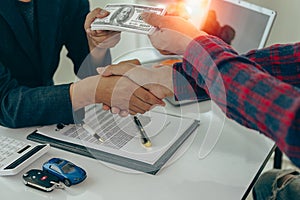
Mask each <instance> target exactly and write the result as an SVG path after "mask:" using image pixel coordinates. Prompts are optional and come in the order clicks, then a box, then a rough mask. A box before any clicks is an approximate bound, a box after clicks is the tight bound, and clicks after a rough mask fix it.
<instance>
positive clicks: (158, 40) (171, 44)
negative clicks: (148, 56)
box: [141, 12, 206, 55]
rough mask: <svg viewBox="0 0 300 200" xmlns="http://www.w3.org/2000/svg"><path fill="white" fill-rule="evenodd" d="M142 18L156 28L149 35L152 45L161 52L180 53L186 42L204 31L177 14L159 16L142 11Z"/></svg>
mask: <svg viewBox="0 0 300 200" xmlns="http://www.w3.org/2000/svg"><path fill="white" fill-rule="evenodd" d="M141 16H142V17H143V20H144V21H145V22H146V23H148V24H150V25H152V26H155V27H157V28H158V29H157V30H156V31H155V32H154V33H153V34H152V35H150V36H149V38H150V40H151V43H152V45H153V46H154V47H155V48H156V49H158V50H159V51H160V52H161V53H162V54H177V55H182V54H183V53H184V52H185V50H186V48H187V46H188V44H189V43H190V42H191V41H192V40H193V39H194V38H196V37H198V36H200V35H206V33H205V32H203V31H200V30H198V29H197V28H196V27H195V26H194V25H193V24H192V23H190V22H189V21H187V20H186V19H184V18H182V17H179V16H161V15H157V14H155V13H148V12H146V13H142V15H141Z"/></svg>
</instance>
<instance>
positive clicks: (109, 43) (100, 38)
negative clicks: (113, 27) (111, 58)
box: [84, 8, 121, 50]
mask: <svg viewBox="0 0 300 200" xmlns="http://www.w3.org/2000/svg"><path fill="white" fill-rule="evenodd" d="M108 15H109V12H108V11H106V10H103V9H101V8H96V9H94V10H93V11H91V12H90V13H89V14H88V15H87V17H86V20H85V24H84V28H85V30H86V34H87V36H88V40H89V44H90V49H91V50H92V49H94V47H96V46H97V47H99V48H104V49H107V48H112V47H114V46H115V45H116V44H118V42H119V41H120V39H121V37H120V32H116V31H106V30H91V24H92V23H93V21H94V20H95V19H101V18H104V17H106V16H108Z"/></svg>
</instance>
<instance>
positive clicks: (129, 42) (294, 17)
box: [54, 0, 300, 83]
mask: <svg viewBox="0 0 300 200" xmlns="http://www.w3.org/2000/svg"><path fill="white" fill-rule="evenodd" d="M247 1H248V2H250V3H254V4H257V5H261V6H263V7H266V8H269V9H271V10H274V11H276V12H277V16H276V19H275V22H274V25H273V28H272V30H271V33H270V36H269V39H268V41H267V44H266V45H267V46H268V45H270V44H274V43H290V42H296V41H300V23H299V19H300V12H299V11H298V9H299V8H300V0H287V1H286V0H247ZM90 2H91V9H93V8H95V7H104V6H105V4H107V3H121V2H124V3H133V2H136V1H135V0H110V1H102V0H90ZM140 2H143V3H145V2H147V1H146V0H140ZM156 2H157V1H156ZM161 2H163V1H161ZM149 3H151V1H149ZM254 23H255V22H254ZM144 46H150V43H149V41H148V39H147V37H146V36H144V35H137V34H133V33H122V39H121V42H120V43H119V44H118V45H117V46H116V47H115V48H113V49H112V56H113V59H114V58H117V57H118V56H120V55H123V54H124V53H126V52H128V51H130V50H133V49H136V48H139V47H144ZM65 54H66V51H65V50H63V51H62V53H61V58H62V59H61V62H60V67H59V69H58V71H57V73H56V74H55V76H54V80H55V82H56V83H66V82H70V81H74V80H75V76H74V74H73V72H72V63H71V62H70V61H69V60H68V59H66V56H65Z"/></svg>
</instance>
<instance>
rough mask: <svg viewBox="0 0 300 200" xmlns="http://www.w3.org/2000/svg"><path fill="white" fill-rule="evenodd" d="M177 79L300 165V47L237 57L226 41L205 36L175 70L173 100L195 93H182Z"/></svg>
mask: <svg viewBox="0 0 300 200" xmlns="http://www.w3.org/2000/svg"><path fill="white" fill-rule="evenodd" d="M175 72H176V73H175ZM177 72H179V73H177ZM178 74H181V75H183V76H186V77H187V79H189V80H190V81H189V82H190V83H191V84H192V87H191V88H193V90H195V92H196V93H198V92H199V91H201V90H203V89H204V90H205V91H206V92H207V94H209V96H210V98H211V99H212V100H213V101H214V102H215V103H216V104H217V105H218V106H219V107H220V108H221V109H222V110H223V111H224V112H225V113H226V115H227V116H228V117H229V118H231V119H233V120H235V121H237V122H238V123H240V124H242V125H244V126H246V127H248V128H251V129H254V130H257V131H260V132H262V133H264V134H265V135H267V136H268V137H270V138H271V139H273V140H274V141H275V142H276V144H277V146H278V147H279V148H280V149H281V150H282V151H283V152H284V153H285V154H286V155H287V156H288V157H289V158H290V159H291V161H292V162H294V164H296V165H297V166H298V167H299V166H300V90H299V88H298V86H300V85H299V84H300V43H295V44H287V45H274V46H271V47H269V48H265V49H261V50H253V51H250V52H249V53H247V54H244V55H238V54H237V52H235V51H234V50H233V49H232V48H231V47H230V46H229V45H227V44H226V43H224V42H223V41H222V40H220V39H218V38H216V37H213V36H201V37H199V38H197V39H195V40H194V41H193V42H191V44H190V45H189V47H188V48H187V51H186V53H185V55H184V62H183V64H182V66H180V65H174V73H173V81H174V90H175V95H176V96H177V97H179V98H182V99H183V98H184V99H186V98H188V96H189V95H188V94H189V92H191V93H192V94H193V93H194V91H192V89H189V90H184V88H185V87H186V83H185V84H181V83H180V81H176V80H177V78H176V77H177V76H178ZM192 79H193V80H192ZM202 88H203V89H202Z"/></svg>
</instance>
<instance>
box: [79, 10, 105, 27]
mask: <svg viewBox="0 0 300 200" xmlns="http://www.w3.org/2000/svg"><path fill="white" fill-rule="evenodd" d="M108 15H109V12H108V11H106V10H103V9H101V8H95V9H94V10H93V11H91V12H90V13H89V14H87V16H86V19H85V23H84V29H85V30H87V31H91V30H90V27H91V24H92V22H93V21H94V20H95V19H96V18H103V17H106V16H108Z"/></svg>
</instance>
